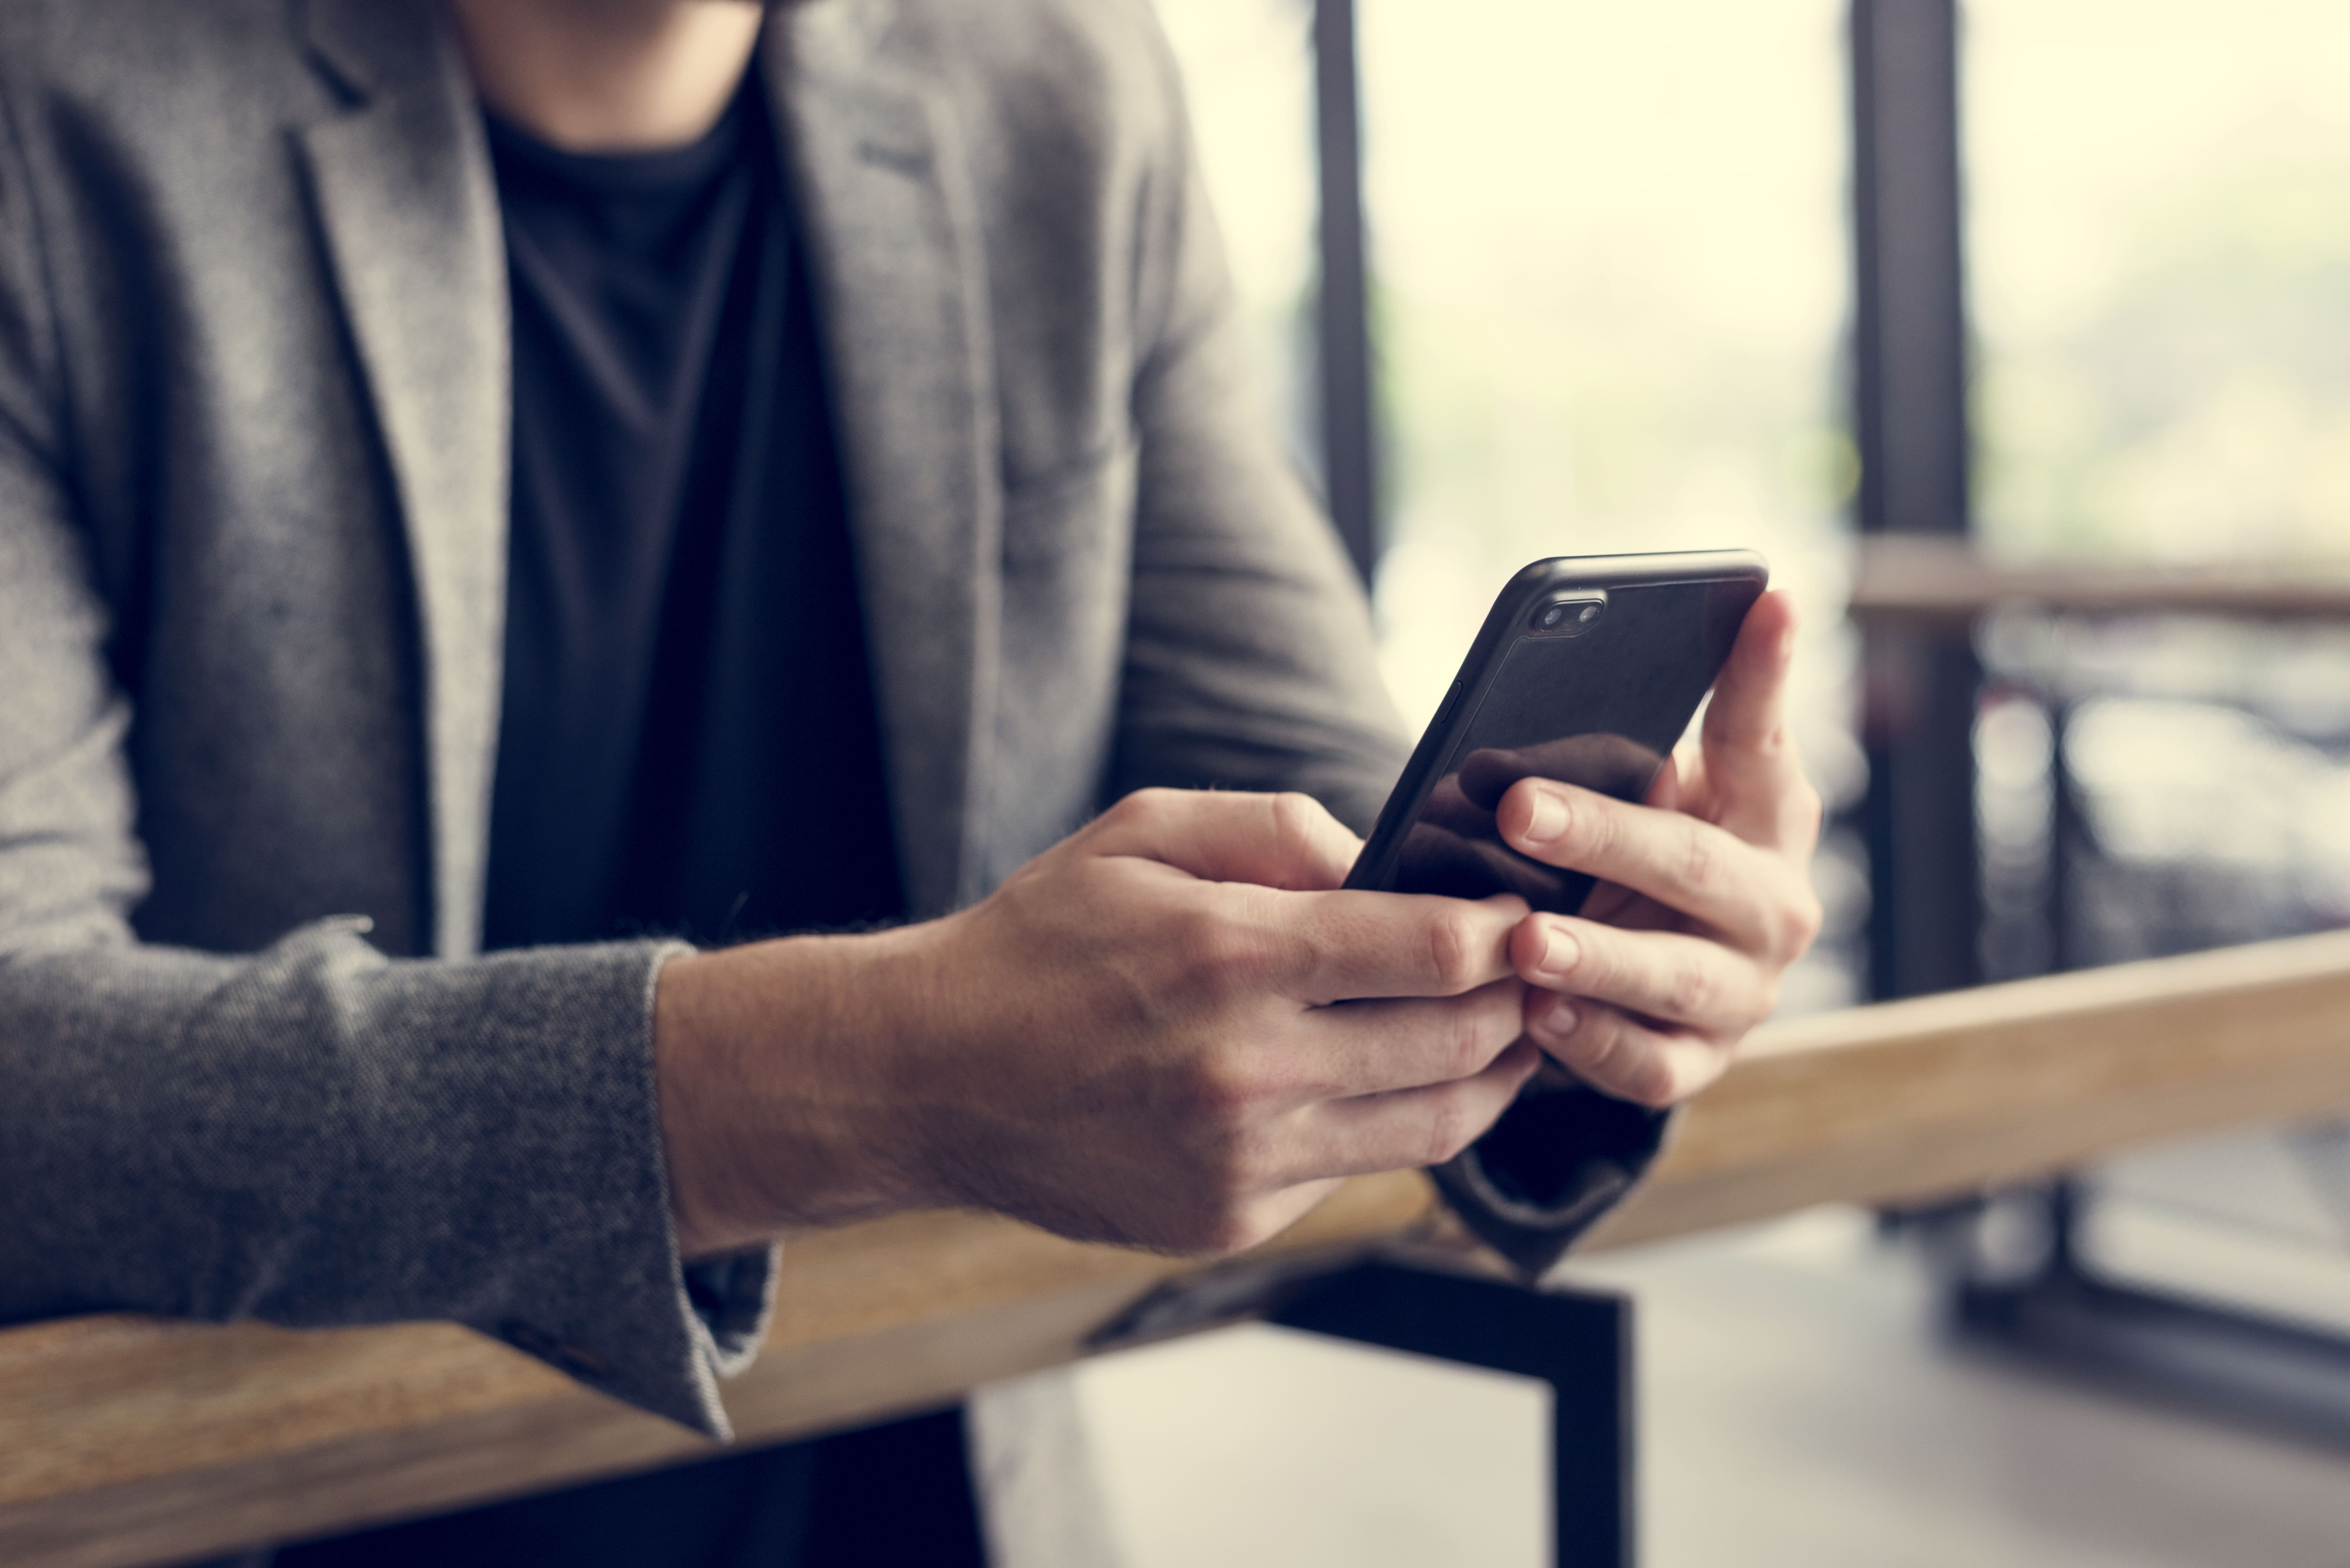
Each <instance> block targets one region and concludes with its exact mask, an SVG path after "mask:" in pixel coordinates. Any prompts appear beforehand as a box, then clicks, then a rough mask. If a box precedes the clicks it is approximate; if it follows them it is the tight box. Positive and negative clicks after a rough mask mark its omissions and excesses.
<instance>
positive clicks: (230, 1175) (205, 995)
mask: <svg viewBox="0 0 2350 1568" xmlns="http://www.w3.org/2000/svg"><path fill="white" fill-rule="evenodd" d="M761 68H762V69H763V70H764V72H765V74H766V76H767V78H768V81H769V84H770V87H771V90H772V94H773V98H774V101H775V103H776V105H777V106H778V109H779V114H778V119H779V122H780V125H781V133H782V136H783V139H784V142H785V157H786V159H787V161H788V166H789V167H790V168H791V169H792V170H793V171H794V173H795V179H796V181H797V182H798V185H799V190H800V199H801V201H802V202H803V204H804V208H805V213H806V224H807V228H808V233H809V243H810V246H811V250H812V253H813V256H814V262H815V267H816V276H817V284H818V289H819V297H820V309H821V315H822V318H823V320H824V322H825V324H826V328H827V335H828V344H829V350H830V357H831V363H832V366H833V369H834V376H835V379H836V388H835V396H836V399H837V405H838V407H839V410H840V414H841V422H842V425H843V427H844V433H843V440H844V444H845V454H844V457H845V462H846V466H847V475H848V483H849V487H850V496H851V511H852V515H853V518H854V528H855V539H856V550H857V560H858V578H859V583H860V589H861V594H862V598H863V608H864V613H865V616H866V619H867V624H868V627H869V628H871V629H872V634H873V635H872V643H873V651H874V659H875V683H876V687H877V693H878V701H879V708H880V715H881V727H882V735H883V744H884V753H885V760H886V764H887V768H888V772H889V784H890V792H891V802H892V808H893V812H894V821H895V826H896V831H897V836H898V841H899V858H900V862H901V864H902V866H903V867H904V875H905V877H906V882H907V888H906V894H907V900H908V904H909V907H910V909H912V910H913V911H915V912H916V913H917V914H918V915H924V916H927V915H934V914H937V913H940V912H942V911H944V910H947V909H951V908H953V907H955V906H957V905H959V904H961V903H963V902H965V901H968V900H970V899H972V898H976V897H979V896H981V895H983V894H984V893H985V892H986V891H987V890H988V889H989V888H991V887H993V885H994V884H995V883H996V881H997V880H998V879H1000V878H1001V877H1003V875H1004V874H1005V873H1007V872H1008V871H1010V870H1011V869H1012V868H1013V867H1016V866H1018V865H1019V864H1020V863H1021V862H1022V861H1024V860H1025V859H1026V858H1028V857H1030V856H1032V855H1034V854H1035V853H1036V852H1037V851H1039V850H1041V849H1043V848H1044V847H1045V846H1047V845H1049V844H1050V843H1052V842H1053V841H1054V840H1055V839H1056V838H1057V837H1059V836H1062V835H1063V834H1065V833H1066V832H1067V831H1068V830H1069V829H1071V828H1072V827H1074V826H1076V825H1077V824H1078V823H1079V822H1080V821H1082V820H1083V819H1084V818H1085V817H1086V815H1087V814H1088V813H1090V812H1091V811H1093V810H1095V809H1097V807H1098V805H1100V804H1101V803H1102V802H1104V801H1105V800H1107V799H1108V798H1111V797H1114V796H1116V795H1118V794H1121V793H1123V792H1124V791H1126V790H1128V789H1129V788H1132V787H1135V786H1137V785H1139V784H1146V783H1150V784H1188V785H1208V784H1221V785H1226V786H1231V787H1235V788H1276V787H1277V788H1298V789H1304V790H1306V791H1309V792H1311V793H1313V794H1316V795H1317V796H1319V797H1321V798H1322V799H1323V800H1324V801H1326V803H1327V804H1329V805H1331V807H1332V808H1333V809H1334V810H1336V812H1337V813H1338V814H1339V815H1342V816H1344V817H1346V818H1347V819H1349V820H1351V821H1353V822H1355V823H1356V824H1357V826H1361V825H1363V824H1364V822H1365V819H1366V818H1367V816H1368V815H1370V814H1371V813H1372V812H1373V811H1375V810H1376V808H1377V805H1378V800H1379V798H1380V795H1381V794H1382V793H1383V791H1384V790H1385V788H1386V786H1387V784H1388V781H1389V780H1390V778H1391V777H1392V776H1393V774H1394V772H1395V770H1396V768H1397V766H1398V764H1399V760H1400V755H1401V753H1400V748H1399V741H1398V736H1397V732H1396V726H1395V719H1394V715H1393V713H1392V711H1391V710H1390V709H1389V707H1388V702H1387V701H1386V699H1385V697H1384V696H1383V695H1382V693H1381V691H1380V690H1379V687H1378V681H1377V678H1376V676H1375V674H1374V667H1373V661H1372V650H1371V640H1370V635H1369V630H1368V626H1367V617H1366V615H1365V612H1364V607H1363V604H1362V600H1361V597H1360V595H1359V593H1358V592H1357V591H1356V589H1355V587H1354V585H1353V583H1352V581H1351V578H1350V576H1349V575H1348V569H1347V565H1346V563H1345V561H1344V560H1343V559H1342V557H1341V556H1340V555H1339V553H1338V551H1337V550H1336V547H1335V545H1334V543H1333V541H1332V538H1331V535H1330V533H1329V531H1328V529H1327V528H1326V525H1325V524H1323V522H1322V521H1321V520H1320V518H1319V517H1318V516H1317V515H1316V514H1315V511H1314V509H1313V508H1312V506H1311V505H1310V504H1308V502H1307V501H1306V499H1305V497H1304V496H1303V495H1302V494H1301V493H1300V491H1299V489H1298V487H1297V484H1296V483H1295V480H1294V478H1293V476H1292V474H1291V473H1290V472H1289V470H1288V468H1287V466H1286V464H1285V463H1284V462H1283V461H1282V459H1281V457H1280V456H1279V454H1278V453H1277V452H1276V451H1275V450H1274V447H1273V445H1272V444H1271V443H1270V442H1269V441H1268V440H1267V438H1266V435H1265V433H1264V432H1265V431H1266V429H1267V422H1266V421H1264V420H1263V419H1262V418H1260V417H1259V415H1258V413H1257V410H1256V409H1255V407H1254V405H1253V403H1252V402H1251V400H1250V399H1249V398H1248V396H1247V395H1246V393H1245V391H1244V389H1243V386H1242V384H1241V375H1240V369H1239V361H1240V356H1239V355H1238V353H1237V352H1236V344H1235V340H1234V329H1233V325H1232V308H1231V301H1230V296H1229V290H1228V287H1227V285H1226V282H1225V279H1224V276H1223V275H1222V264H1221V261H1220V259H1219V247H1218V243H1217V240H1216V237H1215V234H1214V232H1213V228H1212V224H1211V221H1210V218H1209V216H1208V213H1207V211H1206V208H1205V206H1204V204H1203V202H1202V200H1201V193H1200V187H1199V181H1198V178H1197V174H1196V171H1195V170H1194V169H1193V167H1192V164H1191V154H1190V152H1189V151H1188V143H1187V138H1186V133H1185V130H1184V127H1183V122H1182V110H1181V107H1180V97H1179V93H1178V90H1177V85H1176V80H1175V75H1174V70H1173V67H1172V65H1171V63H1170V59H1169V57H1168V55H1167V53H1166V51H1165V48H1164V47H1163V45H1162V43H1161V41H1160V39H1159V35H1158V33H1157V31H1156V29H1155V24H1154V23H1153V22H1152V20H1151V18H1150V16H1149V12H1148V8H1147V6H1146V5H1145V4H1144V3H1143V0H983V3H977V0H815V3H813V4H809V5H803V6H799V7H795V8H792V9H789V10H786V11H784V12H781V13H779V14H778V16H777V18H776V20H775V25H774V26H773V27H772V28H771V32H770V36H769V38H768V40H767V43H766V45H765V46H764V48H763V53H762V59H761ZM505 302H506V290H505V279H504V256H503V254H502V251H501V248H500V229H499V223H498V215H497V212H496V206H495V197H494V190H493V186H492V182H491V177H490V173H489V168H488V163H487V159H486V154H485V151H484V146H483V141H482V132H481V127H480V119H479V115H478V110H477V106H476V104H475V101H474V99H473V94H472V89H471V88H470V86H469V84H468V81H467V79H466V77H465V74H464V72H463V67H462V65H461V63H460V62H459V60H458V59H457V58H456V57H455V55H454V52H453V49H452V43H451V40H450V37H449V36H448V34H447V30H446V28H445V26H443V23H442V18H441V16H440V13H439V11H438V8H437V6H435V5H432V4H431V3H430V0H0V1320H5V1319H8V1318H28V1317H36V1316H44V1315H50V1314H61V1313H68V1312H75V1311H84V1310H92V1309H101V1308H130V1309H136V1310H142V1311H149V1312H158V1313H168V1314H186V1315H192V1316H197V1317H205V1318H218V1319H225V1318H234V1317H242V1316H248V1315H252V1316H259V1317H264V1318H267V1319H270V1320H273V1321H276V1322H279V1323H286V1324H343V1323H358V1322H376V1321H386V1320H393V1319H401V1318H414V1317H442V1318H453V1319H456V1320H459V1321H462V1322H464V1323H467V1324H472V1325H473V1326H475V1327H477V1328H480V1329H482V1330H484V1332H487V1333H490V1334H498V1335H501V1336H503V1337H504V1338H505V1339H507V1340H509V1341H510V1342H512V1343H514V1344H515V1345H520V1346H522V1347H523V1348H525V1350H528V1351H530V1352H531V1353H533V1354H534V1355H540V1356H542V1357H544V1358H546V1360H548V1361H550V1362H552V1363H553V1364H555V1365H556V1366H560V1367H562V1368H563V1369H564V1370H566V1371H567V1372H569V1373H571V1374H572V1375H574V1376H577V1377H580V1378H581V1379H583V1380H586V1381H587V1382H589V1383H591V1384H593V1385H594V1386H598V1387H601V1388H603V1389H605V1390H607V1391H608V1392H609V1393H611V1394H614V1395H616V1396H618V1397H621V1398H624V1399H629V1400H631V1401H634V1402H635V1403H637V1404H639V1405H641V1406H643V1407H647V1408H649V1409H652V1410H655V1411H658V1412H660V1413H661V1414H663V1415H666V1416H669V1417H673V1418H675V1419H677V1420H680V1421H683V1422H686V1423H689V1424H691V1425H694V1426H696V1427H699V1428H702V1429H703V1430H705V1431H709V1432H712V1433H723V1430H724V1418H723V1414H722V1412H721V1410H720V1407H719V1405H718V1402H717V1398H716V1394H715V1388H714V1384H713V1378H714V1377H715V1376H718V1375H721V1374H723V1373H724V1372H725V1371H727V1370H729V1369H730V1368H731V1367H733V1366H736V1365H738V1364H739V1363H740V1362H741V1361H743V1359H744V1358H746V1357H747V1356H748V1355H750V1354H751V1352H752V1350H753V1348H754V1345H755V1343H756V1338H757V1334H758V1332H759V1329H760V1326H761V1324H762V1321H763V1318H764V1308H765V1303H766V1301H767V1299H768V1295H769V1293H770V1291H771V1288H772V1280H773V1276H774V1270H775V1261H774V1259H773V1258H772V1257H770V1256H767V1255H764V1254H761V1255H754V1256H748V1257H745V1258H743V1259H739V1260H734V1261H733V1262H727V1263H723V1264H719V1265H711V1266H702V1267H697V1268H693V1269H691V1270H687V1269H681V1265H680V1262H679V1258H678V1255H677V1250H676V1243H675V1240H674V1237H673V1235H672V1234H671V1229H670V1223H669V1212H668V1203H667V1198H666V1194H665V1192H664V1190H663V1168H662V1159H661V1150H660V1138H659V1136H658V1127H657V1119H656V1116H655V1106H654V1100H653V1085H652V1078H651V1066H650V1023H649V1005H650V993H651V989H652V983H653V977H654V974H655V971H656V970H657V968H658V966H659V965H660V962H661V961H662V960H663V959H664V957H665V956H666V955H667V954H668V953H670V952H671V951H674V950H675V949H674V947H673V945H671V944H664V943H662V942H660V941H651V940H649V941H640V942H629V943H617V944H611V945H606V946H595V947H583V948H569V949H551V950H534V951H526V952H517V953H509V954H500V955H495V956H492V957H483V956H480V955H479V954H478V952H477V950H476V946H477V938H478V929H479V911H480V904H481V897H482V887H483V867H484V837H485V832H486V819H487V808H488V802H489V790H490V780H491V774H492V769H493V765H494V756H493V746H494V739H495V736H496V734H497V728H498V725H497V702H498V694H499V687H500V671H499V655H500V649H501V643H502V628H501V617H502V614H503V610H504V566H505V523H506V503H507V490H506V486H507V447H506V443H507V436H508V423H509V394H508V366H507V328H506V321H505V318H504V312H505ZM1651 1141H1652V1140H1651ZM1634 1163H1635V1164H1637V1158H1636V1159H1635V1161H1634ZM1610 1169H1615V1167H1610ZM1625 1169H1626V1170H1628V1169H1629V1167H1625ZM1457 1185H1458V1183H1457V1182H1456V1186H1457ZM1473 1185H1474V1183H1473V1182H1472V1183H1471V1187H1472V1188H1473ZM1622 1185H1623V1181H1622V1180H1621V1179H1615V1180H1613V1181H1612V1184H1611V1182H1610V1181H1608V1180H1605V1179H1603V1180H1602V1181H1601V1182H1600V1184H1599V1188H1604V1189H1606V1192H1613V1191H1615V1190H1620V1189H1621V1186H1622ZM1585 1186H1586V1189H1587V1190H1586V1196H1589V1194H1590V1193H1592V1192H1598V1191H1599V1189H1597V1188H1592V1187H1591V1186H1590V1184H1589V1183H1588V1182H1586V1184H1585ZM1605 1195H1606V1193H1600V1198H1601V1199H1603V1200H1604V1197H1605ZM1476 1201H1477V1199H1476V1196H1475V1194H1474V1193H1473V1191H1472V1192H1471V1203H1472V1206H1473V1204H1474V1203H1475V1202H1476ZM1496 1201H1500V1202H1503V1203H1504V1204H1506V1202H1507V1201H1508V1199H1507V1198H1506V1197H1503V1198H1500V1199H1496ZM1489 1207H1490V1205H1489ZM1585 1207H1586V1209H1588V1208H1589V1204H1588V1203H1586V1205H1585ZM1535 1218H1537V1219H1538V1218H1539V1216H1536V1217H1535Z"/></svg>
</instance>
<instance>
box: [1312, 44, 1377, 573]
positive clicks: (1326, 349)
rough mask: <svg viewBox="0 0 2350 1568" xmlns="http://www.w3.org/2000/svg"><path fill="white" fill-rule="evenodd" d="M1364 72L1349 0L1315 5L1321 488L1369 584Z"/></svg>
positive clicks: (1370, 414) (1370, 397)
mask: <svg viewBox="0 0 2350 1568" xmlns="http://www.w3.org/2000/svg"><path fill="white" fill-rule="evenodd" d="M1361 91H1362V86H1361V73H1360V72H1359V71H1358V70H1357V68H1356V59H1355V0H1314V131H1315V177H1316V189H1317V191H1318V192H1319V201H1320V218H1319V223H1318V229H1317V240H1318V254H1319V256H1320V260H1321V281H1320V286H1319V287H1318V288H1317V290H1316V293H1315V327H1316V334H1315V336H1316V342H1317V348H1316V353H1315V368H1316V370H1317V371H1318V378H1317V386H1318V388H1319V400H1320V408H1321V418H1322V483H1323V492H1324V499H1325V502H1326V504H1327V505H1328V507H1329V509H1330V521H1331V522H1332V523H1333V524H1336V526H1337V529H1338V537H1339V538H1340V540H1342V541H1343V542H1344V543H1345V545H1346V546H1347V555H1348V556H1351V557H1352V558H1353V560H1354V563H1355V569H1356V571H1357V572H1359V573H1360V574H1361V575H1362V578H1363V581H1364V582H1365V583H1368V582H1370V580H1371V576H1372V574H1373V572H1374V571H1375V570H1376V569H1377V567H1378V557H1379V549H1380V546H1381V545H1383V544H1384V543H1385V540H1384V538H1383V537H1382V534H1383V530H1382V529H1381V527H1380V525H1379V485H1378V477H1379V475H1378V413H1377V410H1378V397H1377V389H1376V387H1375V385H1374V377H1375V367H1374V364H1373V361H1372V358H1371V313H1370V268H1369V262H1368V258H1367V250H1366V245H1365V240H1364V223H1363V117H1362V105H1361Z"/></svg>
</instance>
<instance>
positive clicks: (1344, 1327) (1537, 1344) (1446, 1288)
mask: <svg viewBox="0 0 2350 1568" xmlns="http://www.w3.org/2000/svg"><path fill="white" fill-rule="evenodd" d="M1266 1317H1267V1320H1268V1321H1269V1322H1273V1323H1277V1324H1282V1325H1284V1327H1288V1328H1297V1329H1305V1330H1308V1331H1310V1332H1312V1333H1315V1334H1329V1335H1331V1336H1333V1337H1335V1338H1338V1339H1351V1340H1355V1341H1357V1342H1358V1343H1361V1344H1364V1345H1381V1346H1384V1347H1386V1348H1388V1349H1390V1350H1400V1351H1407V1352H1409V1353H1411V1354H1413V1355H1432V1356H1436V1357H1438V1358H1440V1359H1441V1360H1445V1361H1457V1362H1460V1363H1462V1364H1463V1365H1466V1366H1482V1367H1486V1368H1488V1369H1490V1370H1492V1371H1495V1372H1510V1373H1515V1374H1517V1375H1518V1376H1522V1377H1539V1378H1541V1379H1542V1380H1543V1381H1544V1382H1545V1383H1547V1384H1549V1385H1550V1386H1551V1394H1552V1407H1551V1469H1552V1477H1553V1480H1552V1497H1553V1511H1552V1516H1551V1537H1552V1541H1553V1542H1554V1561H1555V1562H1556V1563H1558V1564H1559V1568H1631V1564H1632V1563H1633V1562H1634V1561H1635V1543H1634V1531H1633V1524H1634V1499H1633V1487H1632V1483H1633V1447H1632V1435H1633V1434H1632V1303H1630V1302H1629V1301H1628V1300H1627V1299H1626V1298H1625V1297H1623V1296H1619V1295H1614V1294H1609V1293H1599V1292H1590V1291H1541V1290H1532V1289H1528V1288H1526V1287H1524V1286H1523V1285H1515V1284H1510V1283H1505V1282H1501V1281H1496V1280H1491V1279H1484V1278H1481V1277H1477V1276H1473V1275H1468V1274H1461V1273H1455V1272H1449V1271H1440V1270H1436V1269H1430V1268H1419V1267H1413V1266H1409V1265H1407V1264H1403V1263H1399V1262H1394V1261H1390V1260H1375V1261H1373V1262H1365V1263H1359V1264H1357V1265H1356V1266H1354V1267H1352V1268H1349V1269H1346V1270H1343V1271H1341V1272H1336V1273H1334V1274H1327V1275H1325V1276H1323V1277H1321V1278H1319V1279H1315V1280H1312V1281H1309V1282H1305V1283H1304V1284H1302V1285H1299V1286H1298V1287H1297V1288H1296V1289H1295V1290H1294V1291H1292V1292H1291V1293H1288V1294H1287V1295H1285V1296H1284V1298H1282V1299H1281V1300H1280V1301H1279V1302H1277V1303H1276V1304H1275V1305H1274V1307H1273V1309H1272V1310H1271V1311H1270V1312H1269V1313H1268V1314H1266Z"/></svg>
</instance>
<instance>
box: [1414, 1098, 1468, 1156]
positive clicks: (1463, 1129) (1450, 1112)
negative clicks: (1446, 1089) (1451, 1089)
mask: <svg viewBox="0 0 2350 1568" xmlns="http://www.w3.org/2000/svg"><path fill="white" fill-rule="evenodd" d="M1423 1130H1424V1131H1425V1133H1426V1135H1427V1141H1426V1144H1425V1147H1422V1149H1421V1150H1420V1158H1419V1163H1420V1164H1421V1165H1442V1164H1444V1163H1445V1162H1446V1161H1448V1160H1451V1159H1455V1158H1459V1157H1460V1155H1461V1151H1462V1150H1463V1149H1465V1148H1467V1147H1469V1146H1470V1145H1471V1144H1472V1143H1474V1142H1476V1141H1477V1135H1478V1133H1479V1132H1480V1131H1482V1128H1481V1127H1479V1126H1478V1121H1477V1117H1476V1115H1475V1113H1474V1112H1473V1111H1472V1110H1471V1107H1470V1106H1469V1105H1468V1103H1467V1101H1466V1100H1465V1099H1464V1098H1463V1097H1462V1096H1461V1095H1458V1094H1449V1095H1443V1096H1439V1097H1438V1099H1437V1101H1436V1103H1435V1105H1434V1106H1433V1107H1432V1108H1431V1109H1430V1114H1429V1118H1428V1126H1427V1127H1426V1128H1425V1129H1423Z"/></svg>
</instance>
